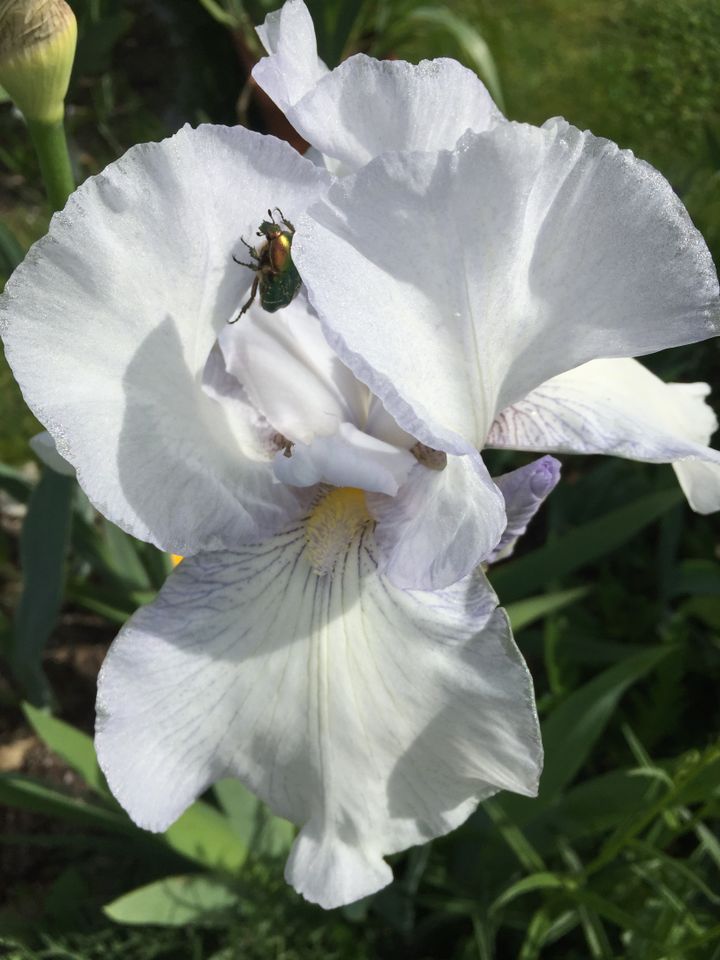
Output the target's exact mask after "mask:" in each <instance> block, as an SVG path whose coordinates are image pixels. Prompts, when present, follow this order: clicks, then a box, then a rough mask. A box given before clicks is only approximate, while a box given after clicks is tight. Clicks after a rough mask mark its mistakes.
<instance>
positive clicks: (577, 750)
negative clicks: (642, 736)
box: [538, 646, 675, 803]
mask: <svg viewBox="0 0 720 960" xmlns="http://www.w3.org/2000/svg"><path fill="white" fill-rule="evenodd" d="M674 649H675V648H674V647H671V646H665V647H652V648H650V649H649V650H645V651H643V652H642V653H639V654H637V655H636V656H634V657H628V658H627V659H626V660H623V661H621V662H620V663H618V664H616V665H615V666H614V667H610V668H609V669H608V670H605V671H603V673H601V674H600V675H599V676H597V677H595V678H593V679H592V680H590V682H589V683H586V684H584V685H583V686H581V687H579V688H578V689H577V690H575V691H573V693H571V694H570V695H569V696H568V697H567V698H566V699H565V700H564V701H563V702H562V703H561V704H560V705H559V706H558V707H556V708H555V710H553V711H552V713H551V714H550V716H549V717H548V718H547V719H546V720H545V722H544V723H543V724H542V736H543V743H544V745H545V769H544V770H543V774H542V777H541V779H540V796H539V798H538V799H539V801H541V802H543V803H548V802H550V801H551V800H553V799H554V798H555V797H557V796H558V795H559V794H560V793H561V792H562V790H563V788H564V787H565V786H566V785H567V784H568V783H570V781H571V780H572V779H573V777H574V776H575V774H576V773H577V772H578V770H579V769H580V768H581V767H582V765H583V764H584V763H585V761H586V759H587V758H588V756H589V755H590V753H591V752H592V749H593V747H594V746H595V743H596V742H597V740H598V738H599V737H600V736H601V734H602V732H603V730H604V729H605V727H606V726H607V724H608V721H609V720H610V717H611V716H612V714H613V712H614V711H615V708H616V707H617V704H618V701H619V700H620V698H621V697H622V695H623V694H624V693H625V691H626V690H627V688H628V687H629V686H631V685H632V684H633V683H635V682H636V681H637V680H639V679H640V678H641V677H644V676H645V675H646V674H647V673H649V672H650V671H651V670H652V669H653V668H654V667H656V666H657V665H658V664H659V663H660V662H661V661H662V660H664V659H665V657H667V656H668V655H669V654H670V653H671V652H672V651H673V650H674Z"/></svg>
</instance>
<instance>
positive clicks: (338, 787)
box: [97, 526, 541, 907]
mask: <svg viewBox="0 0 720 960" xmlns="http://www.w3.org/2000/svg"><path fill="white" fill-rule="evenodd" d="M495 604H496V598H495V596H494V594H493V593H492V592H491V591H490V589H489V588H488V585H487V582H486V581H485V580H484V578H483V577H482V575H476V576H474V577H472V578H467V579H465V580H463V581H462V582H461V583H458V584H456V585H455V586H454V587H452V588H450V589H448V590H446V591H441V592H438V593H420V592H410V591H403V590H398V589H397V588H395V587H393V586H392V585H391V584H390V583H389V582H388V581H387V579H386V578H385V577H383V576H381V575H380V574H378V571H377V563H376V547H375V544H374V542H373V537H372V533H371V528H370V527H367V526H366V527H364V528H363V530H362V531H361V532H356V533H355V535H354V537H353V539H352V542H351V543H350V544H349V546H348V545H347V544H346V545H345V549H344V550H343V552H342V555H341V557H340V559H339V560H338V563H337V565H336V567H335V569H334V573H332V574H327V575H324V576H319V575H318V574H317V573H315V572H314V569H313V559H312V556H311V546H308V545H306V533H305V530H304V529H303V528H302V527H298V528H296V529H293V530H290V531H288V532H286V533H285V534H284V535H281V536H277V537H275V538H273V539H271V540H268V541H265V542H263V543H259V544H257V545H254V546H249V547H246V548H243V549H242V550H241V551H238V552H236V553H214V554H206V555H203V556H198V557H195V558H190V559H188V560H185V561H184V562H183V563H182V564H181V565H180V566H179V567H178V568H177V569H176V570H175V572H174V573H173V574H172V575H171V577H170V578H169V579H168V581H167V582H166V584H165V586H164V587H163V589H162V591H161V593H160V595H159V597H158V598H157V600H155V601H154V602H153V603H152V604H150V605H149V606H147V607H144V608H143V609H142V610H140V611H138V613H136V614H135V615H134V616H133V617H132V619H131V620H130V621H129V623H128V624H127V625H126V627H125V628H124V629H123V631H122V632H121V634H120V636H119V637H118V639H117V640H116V641H115V643H114V644H113V646H112V648H111V650H110V653H109V655H108V658H107V660H106V662H105V664H104V666H103V669H102V671H101V675H100V681H99V692H98V726H97V749H98V756H99V759H100V763H101V765H102V768H103V770H104V771H105V774H106V776H107V778H108V782H109V784H110V786H111V788H112V790H113V792H114V793H115V795H116V796H117V797H118V799H119V800H120V802H121V803H122V804H123V806H124V807H125V808H126V809H127V810H128V812H129V813H130V815H131V816H132V817H133V819H134V820H135V821H136V822H137V823H139V824H140V825H141V826H144V827H146V828H149V829H152V830H162V829H164V828H165V827H167V826H168V824H170V823H171V822H172V821H173V820H175V819H176V818H177V817H178V816H179V815H180V814H181V813H182V811H183V810H184V809H185V808H186V807H187V806H188V805H189V804H190V803H191V802H192V801H193V800H194V798H195V797H197V796H198V795H199V794H200V793H202V792H203V790H205V789H206V787H207V786H208V785H210V784H211V783H213V782H214V781H215V780H218V779H220V778H222V777H225V776H235V777H238V778H240V779H241V780H242V781H243V782H244V783H246V784H247V785H248V786H249V787H250V788H251V789H252V790H253V791H255V792H256V793H257V794H258V795H259V796H260V797H261V798H262V799H264V800H265V801H266V802H267V803H268V804H269V805H270V807H271V808H272V809H273V810H274V811H275V812H276V813H277V814H279V815H280V816H283V817H286V818H288V819H290V820H292V821H294V822H295V823H297V824H299V825H300V826H301V827H302V829H301V831H300V833H299V836H298V838H297V840H296V842H295V845H294V847H293V849H292V851H291V854H290V859H289V861H288V865H287V871H286V876H287V878H288V880H289V881H290V882H291V883H292V884H293V886H295V888H296V889H297V890H298V891H299V892H300V893H302V894H303V895H304V896H305V897H307V898H308V899H309V900H312V901H314V902H317V903H320V904H321V905H322V906H324V907H334V906H338V905H340V904H343V903H348V902H351V901H353V900H356V899H358V898H360V897H363V896H366V895H367V894H370V893H372V892H374V891H375V890H377V889H379V888H380V887H382V886H384V885H385V884H387V883H388V882H390V880H391V871H390V869H389V867H388V866H387V864H385V862H384V861H383V855H384V854H387V853H391V852H394V851H398V850H402V849H404V848H406V847H408V846H410V845H412V844H415V843H420V842H424V841H426V840H428V839H429V838H431V837H434V836H438V835H440V834H444V833H446V832H447V831H449V830H451V829H452V828H454V827H456V826H457V825H458V824H460V823H462V821H463V820H465V819H466V817H467V816H468V815H469V814H470V813H471V811H472V810H473V809H474V808H475V806H476V804H477V802H478V800H480V799H483V798H485V797H488V796H490V795H491V794H492V793H494V792H495V791H496V790H498V789H508V790H514V791H517V792H519V793H523V794H528V795H532V794H534V793H535V792H536V789H537V780H538V775H539V769H540V765H541V746H540V741H539V732H538V726H537V718H536V714H535V709H534V704H533V693H532V684H531V680H530V677H529V674H528V672H527V668H526V667H525V664H524V662H523V660H522V658H521V656H520V654H519V652H518V650H517V648H516V647H515V645H514V643H513V641H512V637H511V634H510V630H509V627H508V624H507V618H506V617H505V615H504V613H503V612H502V611H500V610H497V609H496V607H495Z"/></svg>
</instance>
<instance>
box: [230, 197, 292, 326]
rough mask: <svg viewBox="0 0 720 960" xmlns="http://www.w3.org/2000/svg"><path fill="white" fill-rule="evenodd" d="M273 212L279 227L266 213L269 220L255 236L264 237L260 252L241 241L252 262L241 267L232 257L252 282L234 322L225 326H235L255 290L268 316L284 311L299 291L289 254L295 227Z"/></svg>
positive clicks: (261, 225) (239, 261) (253, 297)
mask: <svg viewBox="0 0 720 960" xmlns="http://www.w3.org/2000/svg"><path fill="white" fill-rule="evenodd" d="M275 210H276V212H277V213H278V214H279V215H280V223H276V222H275V218H274V217H273V213H272V210H268V217H269V220H263V222H262V223H261V224H260V229H259V230H258V232H257V235H258V236H259V237H265V243H264V244H263V245H262V247H261V248H260V250H256V249H255V247H251V246H250V244H249V243H248V242H247V240H243V241H242V242H243V243H244V244H245V246H246V247H247V248H248V250H249V251H250V256H251V257H252V259H253V260H254V261H255V262H254V263H243V261H242V260H238V259H237V257H236V256H235V255H234V254H233V260H234V261H235V263H239V264H240V266H241V267H249V268H250V269H251V270H253V271H254V273H255V279H254V280H253V285H252V288H251V290H250V297H249V298H248V300H247V302H246V303H244V304H243V307H242V309H241V310H240V313H239V314H238V315H237V316H236V317H235V319H234V320H228V323H236V322H237V321H238V320H239V319H240V317H241V316H242V315H243V314H244V313H246V312H247V311H248V310H249V309H250V307H251V306H252V304H253V303H254V302H255V297H256V296H257V293H258V290H259V291H260V304H261V306H262V307H263V308H264V309H265V310H267V312H268V313H275V311H276V310H280V309H282V307H286V306H287V305H288V304H289V303H290V302H291V301H292V300H293V299H294V298H295V296H296V295H297V292H298V290H299V289H300V285H301V284H302V280H301V279H300V274H299V273H298V272H297V267H296V266H295V264H294V263H293V261H292V256H291V254H290V250H291V248H292V239H293V235H294V234H295V227H294V226H293V225H292V224H291V223H290V221H289V220H286V219H285V217H284V216H283V212H282V210H279V209H278V208H277V207H275ZM283 228H284V229H283ZM241 239H242V238H241Z"/></svg>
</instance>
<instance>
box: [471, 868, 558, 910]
mask: <svg viewBox="0 0 720 960" xmlns="http://www.w3.org/2000/svg"><path fill="white" fill-rule="evenodd" d="M564 885H565V881H564V880H563V879H562V877H559V876H558V875H557V874H555V873H550V872H548V871H547V870H543V871H541V872H540V873H532V874H530V876H529V877H523V878H522V880H518V881H517V882H516V883H513V884H511V885H510V886H509V887H508V888H507V889H506V890H503V892H502V893H501V894H500V896H499V897H497V899H496V900H495V901H494V902H493V903H492V904H491V906H490V909H489V912H490V913H496V912H497V911H498V910H501V909H502V908H503V907H505V906H507V904H508V903H511V902H512V901H513V900H514V899H515V898H516V897H521V896H523V894H525V893H531V892H532V891H534V890H549V889H557V888H558V887H563V886H564Z"/></svg>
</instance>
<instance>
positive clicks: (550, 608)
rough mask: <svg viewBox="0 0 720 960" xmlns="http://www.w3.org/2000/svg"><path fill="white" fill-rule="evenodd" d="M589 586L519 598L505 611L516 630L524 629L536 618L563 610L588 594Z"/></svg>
mask: <svg viewBox="0 0 720 960" xmlns="http://www.w3.org/2000/svg"><path fill="white" fill-rule="evenodd" d="M588 592H589V588H588V587H576V588H575V589H573V590H559V591H557V592H556V593H545V594H542V595H541V596H539V597H529V598H528V599H527V600H518V601H516V602H515V603H510V604H508V605H507V607H506V608H505V612H506V613H507V615H508V616H509V617H510V623H511V625H512V628H513V630H514V631H518V630H522V628H523V627H527V626H529V625H530V624H531V623H534V622H535V621H536V620H540V619H541V618H542V617H546V616H547V615H548V614H549V613H554V612H555V611H556V610H562V608H563V607H567V606H569V604H571V603H575V601H576V600H579V599H580V598H581V597H585V596H587V594H588Z"/></svg>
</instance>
